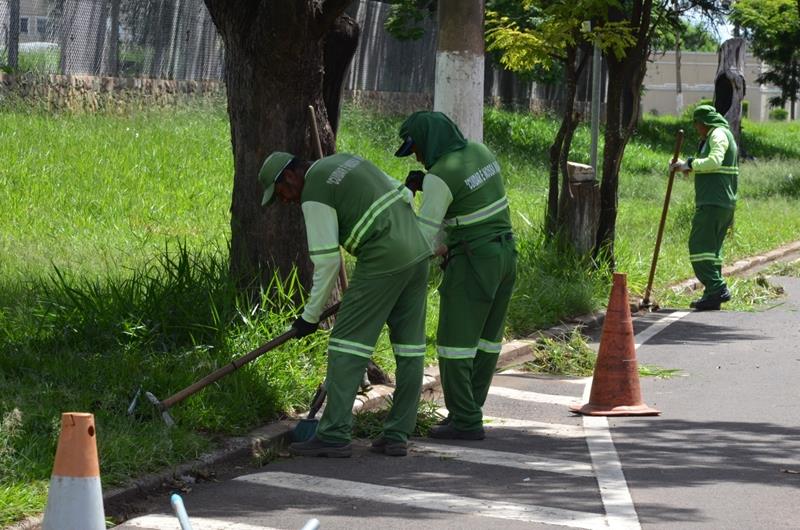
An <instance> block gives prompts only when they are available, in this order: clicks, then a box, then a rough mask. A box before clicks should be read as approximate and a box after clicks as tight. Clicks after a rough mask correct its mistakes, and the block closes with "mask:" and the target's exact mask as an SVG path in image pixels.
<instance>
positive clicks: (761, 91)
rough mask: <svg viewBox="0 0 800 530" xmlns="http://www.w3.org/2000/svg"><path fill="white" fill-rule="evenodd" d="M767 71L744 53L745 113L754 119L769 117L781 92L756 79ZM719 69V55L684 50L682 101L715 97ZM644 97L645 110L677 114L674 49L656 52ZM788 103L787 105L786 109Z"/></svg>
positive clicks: (682, 59)
mask: <svg viewBox="0 0 800 530" xmlns="http://www.w3.org/2000/svg"><path fill="white" fill-rule="evenodd" d="M764 70H765V67H764V63H763V62H762V61H761V60H759V59H758V58H757V57H754V56H752V55H750V54H745V71H744V78H745V81H746V83H747V88H746V93H745V98H744V101H746V102H747V105H746V112H743V113H742V114H743V115H744V116H746V117H747V118H749V119H751V120H753V121H765V120H767V119H769V113H770V110H772V108H773V107H771V106H770V104H769V99H770V98H772V97H775V96H778V95H780V93H781V91H780V89H779V88H777V87H774V86H772V85H761V84H759V83H758V82H757V81H756V78H757V77H758V76H759V75H760V74H761V72H762V71H764ZM716 72H717V54H716V53H713V52H681V80H682V83H681V84H682V88H683V103H684V105H686V106H688V105H691V104H693V103H696V102H697V101H699V100H701V99H708V100H710V99H712V98H713V97H714V78H715V75H716ZM644 88H645V92H644V95H643V96H642V112H644V113H652V114H659V115H675V114H677V113H678V112H677V109H676V98H675V95H676V87H675V52H672V51H670V52H666V53H658V54H654V55H653V56H652V57H651V62H650V64H648V66H647V75H646V76H645V80H644ZM788 106H789V104H787V106H786V109H787V110H789V108H788Z"/></svg>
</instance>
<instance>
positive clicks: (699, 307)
mask: <svg viewBox="0 0 800 530" xmlns="http://www.w3.org/2000/svg"><path fill="white" fill-rule="evenodd" d="M720 305H721V302H720V301H719V298H717V297H716V296H714V297H708V298H701V299H700V300H698V301H697V303H696V304H694V310H695V311H719V308H720Z"/></svg>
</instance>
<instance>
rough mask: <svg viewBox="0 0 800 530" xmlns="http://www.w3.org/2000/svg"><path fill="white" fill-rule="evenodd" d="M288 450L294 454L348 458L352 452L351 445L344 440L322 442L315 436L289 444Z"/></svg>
mask: <svg viewBox="0 0 800 530" xmlns="http://www.w3.org/2000/svg"><path fill="white" fill-rule="evenodd" d="M289 452H290V453H292V454H293V455H295V456H327V457H328V458H349V457H350V456H351V455H352V454H353V447H352V446H351V445H350V443H346V442H323V441H322V440H320V439H319V438H317V437H316V436H315V437H313V438H312V439H310V440H309V441H307V442H295V443H293V444H289Z"/></svg>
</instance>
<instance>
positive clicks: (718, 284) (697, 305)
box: [670, 105, 739, 311]
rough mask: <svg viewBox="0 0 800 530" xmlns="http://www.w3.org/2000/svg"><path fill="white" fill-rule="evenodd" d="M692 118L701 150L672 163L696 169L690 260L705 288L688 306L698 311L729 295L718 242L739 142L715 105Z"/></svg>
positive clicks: (734, 182) (728, 215)
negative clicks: (686, 158) (698, 297)
mask: <svg viewBox="0 0 800 530" xmlns="http://www.w3.org/2000/svg"><path fill="white" fill-rule="evenodd" d="M692 118H693V121H694V127H695V129H696V130H697V133H698V134H699V135H700V138H701V143H700V148H699V154H698V156H697V157H696V158H689V159H688V160H686V161H684V160H680V159H679V160H677V161H676V162H674V163H673V164H672V165H671V167H670V169H672V170H675V171H681V172H683V173H684V174H688V173H694V175H695V179H694V189H695V207H696V209H695V213H694V217H693V218H692V231H691V234H690V235H689V260H690V261H691V263H692V268H693V269H694V273H695V276H697V279H698V280H699V281H700V283H702V284H703V286H704V287H705V290H704V292H703V296H702V297H701V298H700V299H698V300H695V301H694V302H692V303H691V304H690V306H691V307H692V308H694V309H695V310H697V311H709V310H718V309H719V308H720V306H721V304H723V303H724V302H727V301H729V300H730V299H731V293H730V291H729V290H728V287H727V285H725V280H724V279H723V278H722V243H723V241H724V240H725V234H726V233H727V231H728V228H729V227H730V226H731V224H732V223H733V212H734V209H735V208H736V190H737V186H738V175H739V167H738V166H739V164H738V148H737V146H736V141H735V140H734V138H733V133H731V130H730V128H729V127H728V122H727V120H725V118H724V117H722V115H720V114H719V113H718V112H717V111H716V109H715V108H714V107H713V106H711V105H699V106H698V107H697V108H696V109H695V110H694V113H693V115H692Z"/></svg>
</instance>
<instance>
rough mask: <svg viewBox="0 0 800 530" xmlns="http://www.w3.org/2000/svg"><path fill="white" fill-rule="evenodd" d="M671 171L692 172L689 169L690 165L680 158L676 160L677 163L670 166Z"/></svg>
mask: <svg viewBox="0 0 800 530" xmlns="http://www.w3.org/2000/svg"><path fill="white" fill-rule="evenodd" d="M669 170H670V171H680V172H681V173H687V172H689V171H691V170H692V168H690V167H689V163H688V162H686V161H685V160H681V159H680V158H679V159H678V160H676V161H675V162H673V163H671V164H670V165H669Z"/></svg>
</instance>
